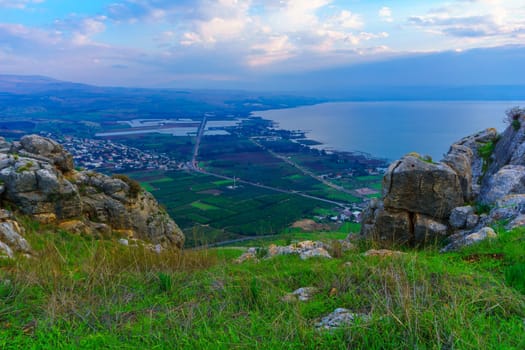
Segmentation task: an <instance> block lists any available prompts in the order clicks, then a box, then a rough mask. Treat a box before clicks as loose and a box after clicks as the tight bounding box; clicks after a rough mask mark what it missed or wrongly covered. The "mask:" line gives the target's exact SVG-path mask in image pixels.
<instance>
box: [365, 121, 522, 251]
mask: <svg viewBox="0 0 525 350" xmlns="http://www.w3.org/2000/svg"><path fill="white" fill-rule="evenodd" d="M521 119H522V122H521V125H522V126H521V127H520V129H518V130H515V129H514V128H513V127H511V126H509V127H508V128H507V129H506V130H505V132H504V133H503V134H502V135H498V134H497V132H496V130H495V129H487V130H484V131H482V132H479V133H476V134H474V135H471V136H468V137H465V138H463V139H461V140H459V141H458V142H456V143H455V144H453V145H452V146H451V147H450V150H449V152H448V153H447V154H446V155H445V157H444V159H443V160H442V161H441V162H439V163H432V162H431V161H429V160H428V159H425V158H423V157H421V156H419V155H418V154H409V155H406V156H404V157H403V158H401V159H400V160H398V161H395V162H394V163H392V164H391V165H390V167H389V168H388V170H387V171H386V173H385V176H384V178H383V198H382V200H372V201H371V202H370V203H369V205H368V207H367V208H366V209H365V211H364V212H363V218H362V229H361V234H362V235H364V236H366V237H369V238H372V239H374V240H375V241H377V242H378V243H380V245H384V246H389V245H391V244H401V245H411V246H421V245H425V244H428V243H434V242H436V241H441V240H443V239H445V238H451V239H452V240H453V242H451V244H450V245H449V246H447V250H452V249H457V248H459V247H461V246H464V245H469V244H473V243H475V242H477V241H479V240H482V239H485V238H489V237H492V236H493V232H490V231H488V228H486V229H485V228H484V227H486V226H487V225H489V224H490V223H491V222H494V221H497V220H501V219H505V220H509V222H511V224H509V226H512V227H516V226H520V225H521V224H522V223H523V222H525V220H523V215H525V127H524V125H525V113H524V115H523V116H522V117H521ZM492 150H493V151H492ZM491 151H492V153H490V152H491ZM467 202H475V203H480V204H484V205H486V206H489V207H493V209H492V210H491V212H490V213H489V215H485V214H483V215H480V214H479V213H476V212H475V209H474V207H472V206H468V205H465V203H467Z"/></svg>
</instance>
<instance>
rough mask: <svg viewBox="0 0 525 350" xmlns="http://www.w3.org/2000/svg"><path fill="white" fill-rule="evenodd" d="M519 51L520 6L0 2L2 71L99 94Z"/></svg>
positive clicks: (261, 0)
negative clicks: (110, 88) (97, 88)
mask: <svg viewBox="0 0 525 350" xmlns="http://www.w3.org/2000/svg"><path fill="white" fill-rule="evenodd" d="M524 43H525V3H524V2H523V1H522V0H500V1H498V0H455V1H446V2H444V1H404V0H398V1H392V0H390V1H387V0H385V1H365V0H362V1H359V0H178V1H170V0H110V1H106V0H90V1H89V2H87V1H85V2H84V1H83V2H76V1H75V2H64V1H60V0H0V62H1V65H0V73H14V74H41V75H49V76H52V77H56V78H60V79H66V80H74V81H81V82H87V83H92V84H102V85H127V86H130V85H135V86H137V85H138V86H185V85H191V84H192V82H201V85H202V86H203V87H205V86H206V83H205V82H207V81H208V82H215V83H217V82H218V83H220V82H225V83H228V82H236V81H239V82H241V81H244V82H246V81H250V80H253V81H256V78H261V77H265V76H272V75H278V74H284V73H286V74H290V73H298V72H308V71H315V70H319V69H329V68H332V67H339V66H348V65H354V64H358V63H366V62H373V61H378V60H388V59H391V58H395V57H398V56H407V55H408V56H409V55H414V54H420V53H432V52H435V53H438V52H443V51H457V52H461V51H464V50H469V49H474V48H491V47H500V46H506V45H523V44H524ZM185 83H186V84H185ZM197 85H198V84H197Z"/></svg>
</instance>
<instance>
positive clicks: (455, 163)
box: [443, 144, 474, 201]
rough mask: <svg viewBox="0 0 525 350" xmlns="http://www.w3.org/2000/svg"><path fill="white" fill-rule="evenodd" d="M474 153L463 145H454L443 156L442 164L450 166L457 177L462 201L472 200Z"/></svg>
mask: <svg viewBox="0 0 525 350" xmlns="http://www.w3.org/2000/svg"><path fill="white" fill-rule="evenodd" d="M473 158H474V152H473V151H472V149H471V148H469V147H467V146H465V145H458V144H454V145H452V146H451V147H450V150H449V151H448V153H447V154H446V156H445V159H444V160H443V163H445V164H447V165H448V166H450V167H451V168H452V169H454V171H455V172H456V174H458V176H459V182H460V184H461V191H462V192H463V200H464V201H470V200H471V199H472V160H473Z"/></svg>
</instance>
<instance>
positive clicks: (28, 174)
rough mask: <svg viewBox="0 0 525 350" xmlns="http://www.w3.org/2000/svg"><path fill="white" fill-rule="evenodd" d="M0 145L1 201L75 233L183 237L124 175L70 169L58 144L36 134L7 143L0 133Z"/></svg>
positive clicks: (177, 242) (168, 240)
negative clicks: (0, 137)
mask: <svg viewBox="0 0 525 350" xmlns="http://www.w3.org/2000/svg"><path fill="white" fill-rule="evenodd" d="M2 145H3V146H2ZM0 149H1V150H0V183H1V186H0V199H1V202H2V205H3V206H6V205H9V206H10V207H12V208H16V209H17V210H18V211H20V212H22V213H23V214H26V215H29V216H31V217H33V218H34V219H36V220H39V221H42V222H47V223H56V224H58V225H59V226H61V227H62V228H64V229H68V230H70V231H73V232H77V233H85V234H97V235H101V236H106V235H109V234H111V232H115V231H116V232H119V233H120V234H121V235H125V236H128V237H130V238H131V237H133V238H139V239H143V240H147V241H151V242H153V243H156V244H157V243H158V244H162V245H165V246H168V245H173V246H177V247H182V245H183V242H184V237H183V234H182V232H181V231H180V229H179V228H178V226H177V225H176V224H175V222H173V220H172V219H171V218H170V217H169V215H168V214H167V213H166V212H165V211H164V210H162V209H161V208H160V206H159V204H158V203H157V201H156V200H155V199H154V198H153V196H152V195H151V194H150V193H147V192H145V191H143V190H142V189H140V187H139V186H138V184H137V183H135V182H134V181H132V180H130V179H128V178H127V177H118V178H117V177H110V176H106V175H102V174H99V173H95V172H89V171H76V170H75V169H74V165H73V160H72V157H71V155H70V154H69V153H68V152H66V151H65V150H64V149H63V148H62V146H60V145H59V144H58V143H56V142H55V141H53V140H50V139H47V138H43V137H40V136H37V135H29V136H24V137H22V139H21V140H20V142H13V143H12V144H9V143H6V142H5V140H3V139H2V140H0Z"/></svg>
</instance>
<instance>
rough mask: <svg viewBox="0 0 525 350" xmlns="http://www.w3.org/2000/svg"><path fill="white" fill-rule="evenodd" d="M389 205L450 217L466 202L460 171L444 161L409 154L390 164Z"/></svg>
mask: <svg viewBox="0 0 525 350" xmlns="http://www.w3.org/2000/svg"><path fill="white" fill-rule="evenodd" d="M383 202H384V204H385V207H387V208H392V209H400V210H404V211H407V212H417V213H420V214H425V215H428V216H430V217H433V218H440V219H443V218H446V217H448V215H449V213H450V211H451V210H452V209H453V208H455V207H457V206H459V205H461V204H463V192H462V190H461V184H460V180H459V176H458V174H456V172H455V171H454V170H453V169H452V168H451V167H450V166H448V165H446V164H443V163H438V164H433V163H429V162H427V161H424V160H422V159H421V158H418V157H417V156H412V155H408V156H405V157H403V158H401V160H398V161H396V162H394V163H392V164H391V165H390V167H389V168H388V170H387V172H386V173H385V177H384V178H383Z"/></svg>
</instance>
